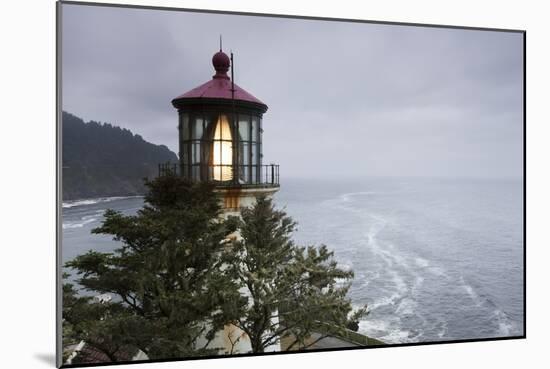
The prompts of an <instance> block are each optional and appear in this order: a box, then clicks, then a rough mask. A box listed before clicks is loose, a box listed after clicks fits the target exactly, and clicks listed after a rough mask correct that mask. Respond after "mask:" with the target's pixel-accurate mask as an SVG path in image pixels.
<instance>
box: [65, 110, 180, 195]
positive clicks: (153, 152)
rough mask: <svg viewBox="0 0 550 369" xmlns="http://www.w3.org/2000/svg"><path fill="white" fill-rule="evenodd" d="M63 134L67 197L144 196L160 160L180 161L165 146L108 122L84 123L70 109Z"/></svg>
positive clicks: (161, 161) (66, 114)
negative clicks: (148, 180)
mask: <svg viewBox="0 0 550 369" xmlns="http://www.w3.org/2000/svg"><path fill="white" fill-rule="evenodd" d="M62 133H63V148H62V149H63V199H64V200H70V199H77V198H85V197H88V198H89V197H102V196H124V195H141V194H143V193H145V191H146V188H145V186H144V185H143V178H144V177H149V178H153V177H154V176H155V175H156V174H157V172H158V163H166V162H174V163H175V162H177V161H178V157H177V156H176V154H174V153H173V152H171V151H170V150H169V149H168V148H167V147H166V146H164V145H154V144H152V143H149V142H147V141H145V140H143V138H142V137H141V136H139V135H134V134H133V133H132V132H130V131H129V130H127V129H123V128H120V127H117V126H113V125H111V124H108V123H104V124H101V123H98V122H93V121H91V122H88V123H84V121H83V120H82V119H80V118H78V117H76V116H74V115H72V114H69V113H67V112H63V116H62Z"/></svg>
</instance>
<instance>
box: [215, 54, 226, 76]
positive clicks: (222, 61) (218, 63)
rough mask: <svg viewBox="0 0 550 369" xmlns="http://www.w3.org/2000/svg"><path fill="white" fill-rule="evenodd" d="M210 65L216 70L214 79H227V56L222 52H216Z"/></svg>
mask: <svg viewBox="0 0 550 369" xmlns="http://www.w3.org/2000/svg"><path fill="white" fill-rule="evenodd" d="M212 65H213V66H214V69H215V70H216V75H215V76H214V78H229V77H228V76H227V71H228V70H229V56H227V54H226V53H224V52H223V51H221V50H220V51H218V52H217V53H215V54H214V56H213V57H212Z"/></svg>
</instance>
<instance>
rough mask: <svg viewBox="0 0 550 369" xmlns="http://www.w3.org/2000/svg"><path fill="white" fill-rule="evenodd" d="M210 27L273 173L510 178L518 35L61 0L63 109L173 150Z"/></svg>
mask: <svg viewBox="0 0 550 369" xmlns="http://www.w3.org/2000/svg"><path fill="white" fill-rule="evenodd" d="M220 34H223V38H224V49H225V50H226V51H228V50H229V49H232V50H233V51H234V53H235V72H236V75H235V77H236V78H235V79H236V82H237V83H238V84H239V85H240V86H242V87H244V88H245V89H246V90H248V91H249V92H251V93H252V94H253V95H255V96H257V97H258V98H260V99H261V100H262V101H264V102H266V103H267V104H268V106H269V110H268V112H267V113H266V115H265V116H264V129H265V133H264V161H265V162H266V163H269V162H278V163H280V164H281V168H282V169H281V170H282V173H285V175H288V176H314V177H315V176H353V175H380V176H382V175H390V176H400V175H402V176H409V175H411V176H454V175H457V176H483V177H485V176H521V174H522V163H523V157H522V155H523V151H522V142H523V136H522V134H523V131H522V117H523V115H522V114H523V113H522V112H523V105H522V104H523V95H522V93H523V92H522V91H523V90H522V86H523V55H522V51H523V39H522V35H521V34H519V33H510V32H494V31H473V30H459V29H444V28H426V27H411V26H395V25H380V24H367V23H344V22H329V21H314V20H297V19H284V18H270V17H267V18H266V17H252V16H237V15H220V14H202V13H187V12H172V11H159V10H143V9H139V10H138V9H127V8H111V7H90V6H79V5H69V4H65V5H63V108H64V109H65V110H67V111H70V112H72V113H74V114H76V115H79V116H81V117H83V118H84V119H93V120H99V121H107V122H111V123H113V124H116V125H119V126H122V127H126V128H129V129H131V130H132V131H133V132H135V133H139V134H141V135H142V136H143V137H144V138H145V139H147V140H149V141H151V142H155V143H162V144H165V145H167V146H169V147H170V148H171V149H172V150H174V151H175V152H177V151H178V150H177V145H178V144H177V129H176V125H177V113H176V111H175V109H174V108H173V107H172V106H171V104H170V101H171V99H172V98H173V97H175V96H177V95H179V94H181V93H183V92H185V91H187V90H190V89H191V88H193V87H196V86H197V85H199V84H201V83H203V82H205V81H207V80H208V79H210V77H211V76H212V75H213V69H212V66H211V62H210V60H211V56H212V54H213V53H214V52H215V51H217V48H218V37H219V35H220Z"/></svg>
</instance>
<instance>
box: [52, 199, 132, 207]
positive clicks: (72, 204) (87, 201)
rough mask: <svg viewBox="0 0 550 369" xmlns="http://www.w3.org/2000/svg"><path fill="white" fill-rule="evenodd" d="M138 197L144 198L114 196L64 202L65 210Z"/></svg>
mask: <svg viewBox="0 0 550 369" xmlns="http://www.w3.org/2000/svg"><path fill="white" fill-rule="evenodd" d="M136 197H142V196H112V197H98V198H94V199H82V200H71V201H65V202H63V205H62V206H63V208H64V209H67V208H73V207H75V206H86V205H94V204H99V203H104V202H111V201H116V200H122V199H131V198H136Z"/></svg>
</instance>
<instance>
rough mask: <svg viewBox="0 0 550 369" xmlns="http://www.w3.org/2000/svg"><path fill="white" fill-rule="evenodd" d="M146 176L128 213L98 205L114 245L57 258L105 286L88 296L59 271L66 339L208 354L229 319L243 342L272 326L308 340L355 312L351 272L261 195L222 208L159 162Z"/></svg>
mask: <svg viewBox="0 0 550 369" xmlns="http://www.w3.org/2000/svg"><path fill="white" fill-rule="evenodd" d="M146 185H147V187H148V193H147V195H146V196H145V204H144V206H143V208H142V209H140V210H139V211H138V212H137V213H136V214H135V215H124V214H122V213H120V212H116V211H113V210H107V211H106V212H105V219H104V221H103V223H102V225H101V226H100V227H98V228H95V229H94V230H93V231H92V232H93V233H95V234H105V235H112V236H113V239H114V240H115V241H118V242H120V244H121V247H120V248H118V249H116V250H115V251H114V252H112V253H100V252H96V251H89V252H88V253H86V254H83V255H80V256H78V257H76V258H75V259H73V260H71V261H70V262H68V263H66V266H67V267H68V268H71V269H72V270H73V271H74V272H76V274H77V276H78V278H77V280H76V281H77V283H78V284H79V285H80V287H81V288H83V289H84V290H86V291H88V293H94V294H98V293H99V294H110V295H113V296H114V297H113V299H112V300H111V301H107V302H104V303H100V304H98V303H93V301H92V300H93V299H91V298H90V297H86V296H82V295H81V294H79V293H78V291H77V290H76V288H75V286H73V285H71V284H69V283H66V284H65V285H64V289H63V292H64V295H63V321H64V323H63V335H64V337H63V339H64V345H65V346H67V345H69V344H74V343H78V342H80V341H85V342H86V344H87V345H90V346H91V347H93V348H94V349H95V350H97V351H100V352H102V353H103V354H104V355H105V356H106V357H108V358H109V360H111V361H118V360H122V359H121V357H127V356H128V353H130V352H132V351H136V350H137V349H139V350H141V351H143V352H144V353H145V354H146V355H147V356H148V357H149V358H150V359H166V358H182V357H190V356H198V355H206V354H216V353H219V352H220V350H219V349H221V348H217V347H213V346H212V345H211V343H213V342H214V341H213V340H214V338H215V335H216V333H217V332H220V331H221V330H222V328H223V327H224V326H227V325H229V324H232V325H234V326H236V327H238V328H240V329H241V330H242V331H243V332H244V333H246V335H247V336H248V338H249V339H250V343H251V348H252V352H264V351H265V350H266V348H268V347H269V346H270V345H272V344H274V343H277V342H278V341H279V340H280V339H281V338H288V339H291V343H290V344H289V345H288V347H286V349H294V348H307V347H308V346H309V345H310V344H311V343H312V342H310V337H311V335H312V334H313V333H316V334H317V336H318V339H317V340H319V339H322V338H323V337H326V336H327V335H329V334H334V333H335V332H336V333H337V332H338V330H345V329H346V328H347V327H349V326H351V325H353V323H356V322H357V320H358V319H359V318H360V317H362V316H364V315H365V314H366V309H365V308H362V309H359V310H357V311H353V307H352V305H351V301H350V299H349V298H347V297H346V296H347V292H348V291H349V288H350V285H351V280H352V278H353V272H352V271H351V270H344V269H341V268H339V267H338V265H337V263H336V261H335V260H334V258H333V253H332V252H330V251H329V250H328V248H327V247H326V246H324V245H321V246H320V247H314V246H308V247H301V246H297V245H295V244H294V242H293V241H292V233H293V231H294V230H295V227H296V223H295V222H294V221H293V220H292V219H291V218H290V217H289V216H287V215H286V213H285V212H284V211H281V210H276V209H275V208H274V205H273V202H272V200H271V199H269V198H265V197H260V198H258V199H257V202H256V204H255V205H254V206H252V207H251V208H248V209H243V210H242V213H241V214H242V217H241V218H237V217H229V218H228V219H224V218H223V217H221V216H220V215H221V211H222V209H221V208H220V203H219V201H218V199H217V197H216V195H215V194H214V192H213V187H212V185H210V184H205V183H200V184H193V183H190V182H188V181H186V180H184V179H182V178H181V177H179V176H176V175H173V174H168V175H166V176H162V177H159V178H157V179H155V180H153V181H148V182H147V183H146ZM230 234H232V235H236V237H228V235H230ZM237 339H239V338H237ZM308 340H309V341H308ZM79 356H80V355H79ZM80 359H81V360H82V359H85V358H80Z"/></svg>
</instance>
